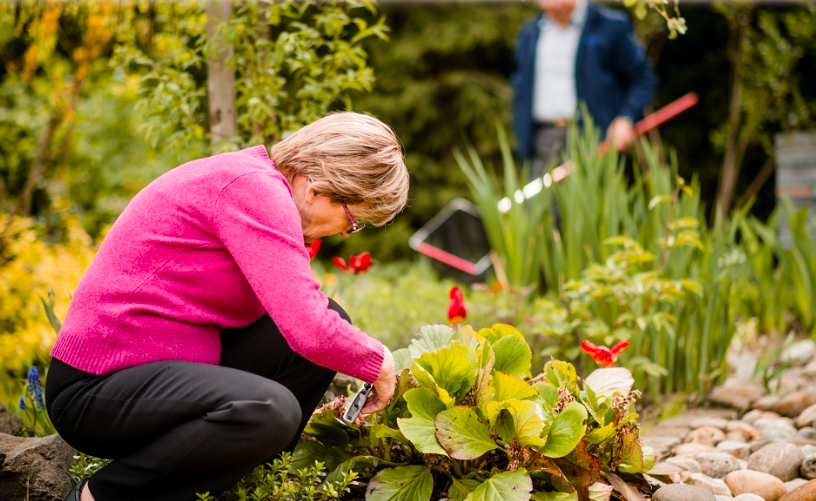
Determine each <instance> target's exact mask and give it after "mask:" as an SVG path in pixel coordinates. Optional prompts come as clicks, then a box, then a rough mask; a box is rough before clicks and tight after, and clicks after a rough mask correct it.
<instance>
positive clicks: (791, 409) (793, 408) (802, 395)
mask: <svg viewBox="0 0 816 501" xmlns="http://www.w3.org/2000/svg"><path fill="white" fill-rule="evenodd" d="M814 404H816V392H814V391H813V390H801V391H796V392H794V393H790V394H788V395H785V396H784V397H782V398H781V399H780V400H779V402H777V404H776V406H775V407H774V408H773V409H770V410H772V411H774V412H776V413H777V414H781V415H782V416H788V417H796V416H798V415H800V414H802V412H804V411H805V409H807V408H808V407H810V406H811V405H814Z"/></svg>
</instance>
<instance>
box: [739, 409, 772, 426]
mask: <svg viewBox="0 0 816 501" xmlns="http://www.w3.org/2000/svg"><path fill="white" fill-rule="evenodd" d="M778 418H779V414H777V413H775V412H770V411H761V410H759V409H752V410H750V411H748V412H746V413H745V415H744V416H742V419H741V421H742V422H744V423H748V424H750V425H754V426H756V424H755V423H756V422H757V421H758V420H759V419H778Z"/></svg>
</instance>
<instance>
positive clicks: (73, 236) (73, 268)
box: [0, 213, 96, 372]
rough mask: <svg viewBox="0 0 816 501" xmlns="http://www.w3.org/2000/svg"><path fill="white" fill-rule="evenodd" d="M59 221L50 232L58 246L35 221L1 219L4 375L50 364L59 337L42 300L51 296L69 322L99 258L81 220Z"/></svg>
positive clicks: (0, 357) (69, 217) (60, 315)
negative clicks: (75, 296) (37, 363)
mask: <svg viewBox="0 0 816 501" xmlns="http://www.w3.org/2000/svg"><path fill="white" fill-rule="evenodd" d="M61 216H62V217H61V218H60V222H59V227H58V228H57V229H56V230H54V229H49V232H48V233H49V236H50V237H51V238H54V239H55V240H57V242H55V243H47V242H46V239H45V238H44V234H45V233H46V232H45V231H44V229H43V228H42V227H41V226H38V225H37V224H36V223H35V222H34V221H33V220H31V219H28V218H18V217H10V216H8V215H5V214H0V367H2V368H3V369H4V370H6V371H12V372H21V371H23V370H25V368H27V367H28V365H30V364H31V363H32V362H34V361H36V360H37V359H38V358H43V359H47V357H48V353H49V351H50V350H51V346H52V345H53V344H54V340H55V339H56V334H55V333H54V331H53V329H52V328H51V325H50V324H49V322H48V317H47V316H46V314H45V311H43V306H42V303H41V302H40V296H42V297H43V298H46V297H47V296H48V295H49V293H52V294H53V307H54V312H55V313H56V315H57V317H58V318H60V319H62V318H65V313H66V311H67V309H68V303H69V302H70V300H71V296H72V295H73V292H74V289H76V286H77V284H79V280H80V278H82V274H83V273H85V270H86V269H87V268H88V266H89V265H90V264H91V260H92V259H93V257H94V255H95V253H96V247H95V246H94V245H93V244H92V242H91V238H90V237H89V236H88V234H87V233H85V231H84V230H83V229H82V226H81V225H80V223H79V219H78V218H77V216H76V215H73V214H67V213H63V214H61ZM53 234H57V235H58V237H53V236H51V235H53Z"/></svg>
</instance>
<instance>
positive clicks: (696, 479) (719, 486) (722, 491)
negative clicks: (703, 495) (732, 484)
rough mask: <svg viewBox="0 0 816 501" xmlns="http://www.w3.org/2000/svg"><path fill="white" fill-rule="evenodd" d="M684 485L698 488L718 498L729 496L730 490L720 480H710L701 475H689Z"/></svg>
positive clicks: (706, 476)
mask: <svg viewBox="0 0 816 501" xmlns="http://www.w3.org/2000/svg"><path fill="white" fill-rule="evenodd" d="M686 484H688V485H693V486H694V487H700V488H701V489H705V490H707V491H708V492H710V493H712V494H716V495H718V496H731V489H729V488H728V485H726V483H725V482H724V481H723V480H722V479H720V478H711V477H709V476H708V475H705V474H703V473H690V474H689V476H688V478H687V479H686Z"/></svg>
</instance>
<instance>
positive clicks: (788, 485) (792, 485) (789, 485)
mask: <svg viewBox="0 0 816 501" xmlns="http://www.w3.org/2000/svg"><path fill="white" fill-rule="evenodd" d="M806 483H808V481H807V479H804V478H794V479H793V480H791V481H788V482H785V489H787V490H788V492H790V491H792V490H794V489H796V488H798V487H801V486H803V485H805V484H806Z"/></svg>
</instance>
